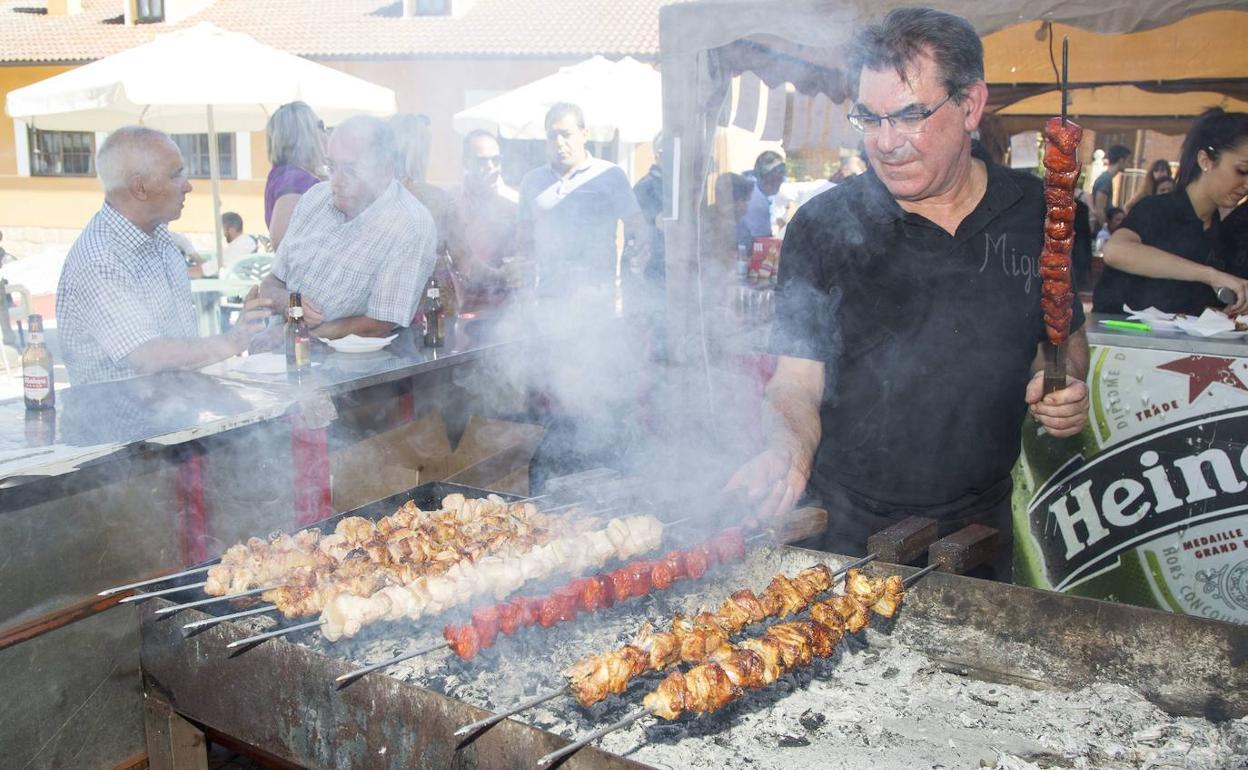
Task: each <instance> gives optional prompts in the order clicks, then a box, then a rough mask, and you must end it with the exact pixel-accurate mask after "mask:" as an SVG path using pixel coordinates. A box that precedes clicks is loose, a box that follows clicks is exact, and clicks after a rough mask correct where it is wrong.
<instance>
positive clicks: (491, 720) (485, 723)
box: [455, 684, 572, 738]
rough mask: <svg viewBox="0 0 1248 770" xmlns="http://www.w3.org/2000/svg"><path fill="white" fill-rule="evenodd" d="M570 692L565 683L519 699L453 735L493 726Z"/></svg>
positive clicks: (457, 736) (465, 733) (471, 732)
mask: <svg viewBox="0 0 1248 770" xmlns="http://www.w3.org/2000/svg"><path fill="white" fill-rule="evenodd" d="M571 692H572V689H571V688H570V687H568V685H566V684H565V685H564V686H563V687H560V688H559V689H558V690H551V691H550V692H547V693H542V694H541V695H535V696H533V697H532V698H529V699H528V700H526V701H521V702H520V703H517V704H516V705H514V706H512V707H511V708H509V709H507V710H506V711H500V712H498V713H497V714H491V715H490V716H488V717H486V718H485V719H478V720H477V721H475V722H473V723H472V724H467V725H464V726H463V727H461V728H459V729H458V730H456V731H455V737H456V738H462V737H464V736H465V735H472V734H473V733H475V732H476V731H478V730H484V729H485V728H487V727H493V726H494V725H496V724H498V723H499V722H502V721H503V720H504V719H507V718H508V717H513V716H515V715H516V714H519V713H521V712H523V711H528V710H529V709H531V708H533V707H534V706H538V705H541V704H543V703H545V702H546V701H550V700H554V699H555V698H558V697H559V696H560V695H567V694H569V693H571Z"/></svg>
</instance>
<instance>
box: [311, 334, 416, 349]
mask: <svg viewBox="0 0 1248 770" xmlns="http://www.w3.org/2000/svg"><path fill="white" fill-rule="evenodd" d="M398 336H399V335H397V334H391V335H390V336H389V337H361V336H359V335H358V334H349V335H347V336H346V337H340V338H339V339H336V340H327V339H325V338H324V337H318V338H317V339H319V340H320V341H321V342H324V343H325V344H326V345H329V346H330V347H331V348H333V349H334V350H335V351H337V352H339V353H373V352H375V351H378V350H381V349H382V348H384V347H385V346H386V345H389V344H390V343H391V342H394V338H395V337H398Z"/></svg>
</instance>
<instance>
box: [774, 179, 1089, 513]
mask: <svg viewBox="0 0 1248 770" xmlns="http://www.w3.org/2000/svg"><path fill="white" fill-rule="evenodd" d="M1043 230H1044V196H1043V187H1042V183H1041V181H1040V179H1039V178H1037V177H1035V176H1032V175H1031V174H1027V173H1023V172H1016V171H1011V170H1008V169H1006V168H1003V167H1001V166H997V165H993V164H991V163H989V164H988V188H987V192H986V193H985V195H984V198H983V200H981V201H980V203H979V205H978V206H977V207H976V208H975V210H974V211H973V212H972V213H971V214H970V216H968V217H967V218H966V219H965V220H964V221H963V222H962V224H961V226H960V227H959V228H958V232H957V234H956V236H951V235H949V234H948V233H946V232H945V231H944V230H942V229H941V228H940V227H938V226H937V225H935V224H933V223H932V222H930V221H929V220H927V219H925V218H923V217H921V216H918V215H915V214H909V213H906V212H905V211H903V210H902V209H901V207H900V206H898V205H897V202H896V201H894V200H893V198H892V197H891V196H890V195H889V193H888V190H887V189H886V188H885V187H884V185H883V183H881V182H880V180H879V178H878V177H876V176H875V174H874V173H873V172H868V173H867V174H863V175H862V176H858V177H855V178H853V179H851V180H849V181H848V182H846V183H845V184H842V185H840V186H838V187H835V188H833V189H831V190H829V191H827V192H825V193H823V194H821V195H819V196H817V197H815V198H814V199H812V200H811V201H810V202H808V203H807V204H805V205H804V206H802V207H801V208H800V209H798V211H797V214H796V216H795V217H794V219H793V222H792V223H790V225H789V227H788V231H787V233H786V237H785V240H784V247H783V250H782V258H781V265H780V278H779V281H780V283H779V288H778V290H777V294H776V296H777V303H776V308H777V310H776V316H777V318H776V321H777V322H776V329H775V332H774V334H773V338H772V350H773V352H775V353H777V354H780V355H788V356H796V357H799V358H808V359H814V360H819V361H823V362H824V363H825V368H826V375H827V377H826V382H827V387H826V389H825V396H824V403H823V405H822V408H821V416H822V420H823V441H822V443H821V444H820V445H819V450H818V452H817V453H816V456H815V464H814V469H813V473H812V476H811V482H810V488H811V492H812V494H814V495H815V496H820V495H821V493H822V491H823V490H827V489H830V488H832V487H831V486H830V485H840V486H842V487H844V488H846V489H848V490H849V491H850V492H851V493H852V496H853V497H854V498H857V499H859V500H860V501H861V502H862V503H863V504H864V506H865V507H867V509H868V510H872V512H878V513H890V512H896V511H898V510H908V509H917V510H921V509H923V508H925V507H935V506H940V505H942V504H947V503H950V502H952V501H955V500H958V499H959V498H964V497H965V496H967V495H976V494H978V493H981V492H983V491H985V490H988V489H989V488H990V487H992V486H993V485H994V484H999V483H1000V482H1002V481H1003V480H1004V479H1005V478H1007V477H1008V475H1009V473H1010V469H1011V468H1012V467H1013V465H1014V461H1015V459H1017V457H1018V452H1019V442H1020V435H1021V426H1022V422H1023V417H1024V415H1025V413H1026V403H1025V402H1024V400H1023V398H1024V391H1025V389H1026V385H1027V381H1028V380H1029V379H1030V376H1031V362H1032V360H1033V358H1034V356H1035V354H1036V344H1037V343H1038V342H1039V341H1040V340H1042V339H1043V337H1044V326H1043V319H1042V316H1041V312H1040V288H1041V282H1040V274H1039V266H1038V263H1037V262H1038V259H1039V256H1040V250H1041V246H1042V243H1043ZM1082 325H1083V311H1082V308H1081V306H1080V305H1079V302H1078V299H1076V300H1075V302H1074V317H1073V318H1072V320H1071V329H1072V331H1073V330H1075V329H1078V328H1080V327H1081V326H1082ZM999 489H1000V487H998V490H999ZM962 510H964V511H968V512H969V511H972V510H974V505H973V503H972V505H971V506H970V507H969V508H966V507H964V508H963V509H962Z"/></svg>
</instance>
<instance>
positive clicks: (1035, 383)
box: [1027, 371, 1088, 438]
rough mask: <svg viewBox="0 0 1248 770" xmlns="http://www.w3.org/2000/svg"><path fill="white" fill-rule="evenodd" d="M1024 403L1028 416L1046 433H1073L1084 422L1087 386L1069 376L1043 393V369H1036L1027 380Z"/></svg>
mask: <svg viewBox="0 0 1248 770" xmlns="http://www.w3.org/2000/svg"><path fill="white" fill-rule="evenodd" d="M1027 403H1028V404H1029V405H1030V411H1031V416H1032V417H1033V418H1034V419H1035V421H1036V422H1038V423H1040V424H1041V425H1043V426H1044V429H1045V430H1047V431H1048V432H1049V435H1050V436H1055V437H1057V438H1066V437H1067V436H1073V435H1075V434H1076V433H1078V432H1079V431H1081V430H1083V426H1084V425H1085V424H1087V422H1088V386H1087V385H1086V384H1085V383H1084V382H1083V381H1082V380H1076V379H1075V378H1073V377H1070V376H1067V377H1066V387H1064V388H1062V389H1061V390H1058V391H1054V392H1053V393H1050V394H1048V395H1047V396H1046V395H1044V372H1043V371H1040V372H1036V373H1035V374H1034V375H1032V378H1031V382H1029V383H1027Z"/></svg>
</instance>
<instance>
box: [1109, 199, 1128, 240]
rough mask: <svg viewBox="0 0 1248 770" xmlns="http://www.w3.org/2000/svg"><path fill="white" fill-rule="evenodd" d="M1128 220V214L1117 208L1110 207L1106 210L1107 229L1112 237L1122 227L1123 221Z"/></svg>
mask: <svg viewBox="0 0 1248 770" xmlns="http://www.w3.org/2000/svg"><path fill="white" fill-rule="evenodd" d="M1126 218H1127V212H1126V211H1124V210H1122V209H1120V208H1118V207H1117V206H1110V207H1109V208H1107V209H1105V220H1106V221H1105V229H1106V230H1107V231H1108V233H1109V234H1110V235H1113V234H1114V231H1115V230H1117V229H1118V228H1119V227H1122V221H1123V220H1124V219H1126Z"/></svg>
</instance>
